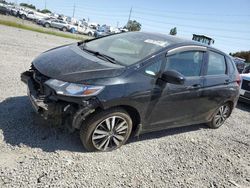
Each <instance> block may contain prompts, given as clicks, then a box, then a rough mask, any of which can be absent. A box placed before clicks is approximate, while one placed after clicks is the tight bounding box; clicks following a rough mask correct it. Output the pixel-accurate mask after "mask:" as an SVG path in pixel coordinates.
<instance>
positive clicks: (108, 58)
mask: <svg viewBox="0 0 250 188" xmlns="http://www.w3.org/2000/svg"><path fill="white" fill-rule="evenodd" d="M84 46H85V45H84ZM84 46H83V47H82V50H84V51H86V52H88V53H91V54H93V55H95V56H97V57H100V58H102V59H105V60H107V61H109V62H110V63H113V64H117V63H118V62H117V61H116V59H115V58H113V57H110V56H108V55H106V54H103V53H100V52H98V51H94V50H90V49H87V48H84Z"/></svg>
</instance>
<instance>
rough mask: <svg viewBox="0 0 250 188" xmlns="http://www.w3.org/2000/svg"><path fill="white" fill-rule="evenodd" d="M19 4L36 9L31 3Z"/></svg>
mask: <svg viewBox="0 0 250 188" xmlns="http://www.w3.org/2000/svg"><path fill="white" fill-rule="evenodd" d="M20 6H23V7H27V8H30V9H34V10H36V7H35V6H34V5H32V4H27V3H20Z"/></svg>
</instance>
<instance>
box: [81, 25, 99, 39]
mask: <svg viewBox="0 0 250 188" xmlns="http://www.w3.org/2000/svg"><path fill="white" fill-rule="evenodd" d="M76 31H77V33H80V34H84V35H88V36H91V37H92V36H94V34H95V30H94V29H91V28H89V27H88V26H84V25H78V26H76Z"/></svg>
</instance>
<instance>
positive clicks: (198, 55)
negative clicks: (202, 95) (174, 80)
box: [165, 51, 204, 77]
mask: <svg viewBox="0 0 250 188" xmlns="http://www.w3.org/2000/svg"><path fill="white" fill-rule="evenodd" d="M203 54H204V52H201V51H186V52H180V53H177V54H174V55H171V56H168V57H167V63H166V68H165V70H176V71H178V72H180V73H181V74H183V75H184V76H186V77H188V76H190V77H191V76H199V75H200V71H201V66H202V62H203Z"/></svg>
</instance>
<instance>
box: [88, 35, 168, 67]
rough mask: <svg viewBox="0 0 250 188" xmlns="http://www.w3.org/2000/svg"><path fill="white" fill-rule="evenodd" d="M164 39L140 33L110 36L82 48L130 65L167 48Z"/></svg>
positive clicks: (166, 42)
mask: <svg viewBox="0 0 250 188" xmlns="http://www.w3.org/2000/svg"><path fill="white" fill-rule="evenodd" d="M170 43H171V42H170V41H167V39H166V37H163V36H158V35H153V34H147V33H142V32H128V33H122V34H118V35H112V36H108V37H104V38H100V39H97V40H93V41H90V42H87V43H85V46H84V48H86V49H88V50H92V51H96V52H99V53H102V54H105V55H107V56H110V57H112V58H114V59H115V60H116V61H117V62H119V63H120V64H122V65H125V66H129V65H132V64H134V63H136V62H138V61H140V60H142V59H144V58H145V57H147V56H148V55H150V54H153V53H154V52H156V51H159V50H160V49H162V48H164V47H166V46H168V45H169V44H170Z"/></svg>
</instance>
